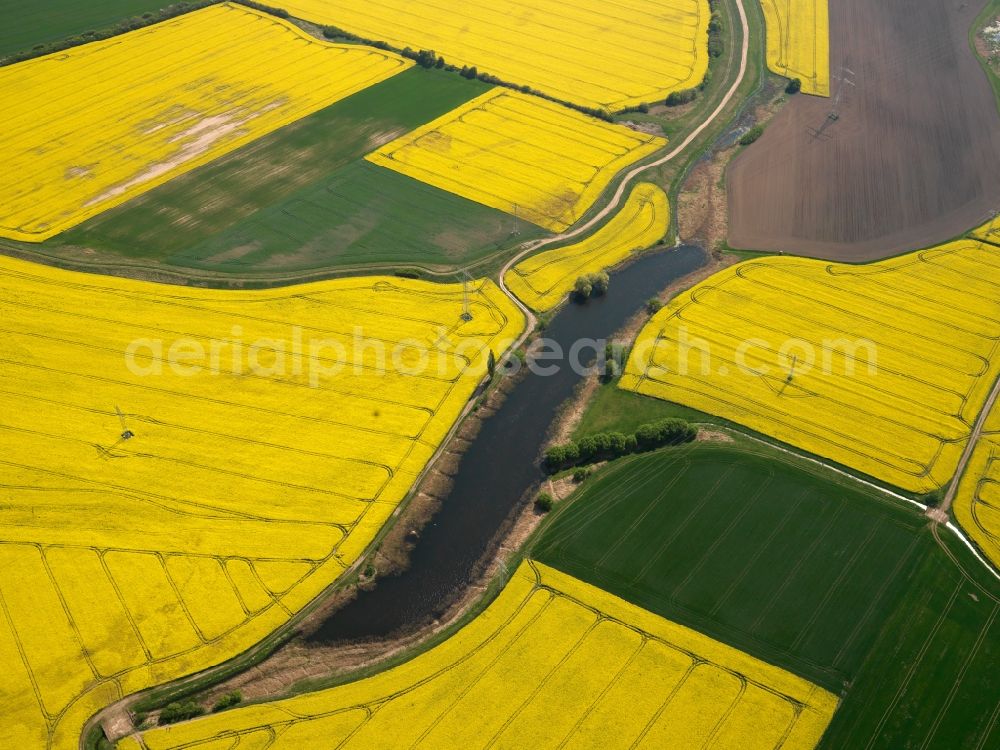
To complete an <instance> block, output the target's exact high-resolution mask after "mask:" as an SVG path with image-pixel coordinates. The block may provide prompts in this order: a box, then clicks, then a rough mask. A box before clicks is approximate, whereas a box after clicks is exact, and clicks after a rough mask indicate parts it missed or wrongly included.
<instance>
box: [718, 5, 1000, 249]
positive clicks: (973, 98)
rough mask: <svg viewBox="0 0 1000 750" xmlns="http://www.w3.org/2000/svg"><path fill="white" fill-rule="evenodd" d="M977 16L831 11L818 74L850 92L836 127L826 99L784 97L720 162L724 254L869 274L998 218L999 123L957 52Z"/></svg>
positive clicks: (883, 8) (937, 10)
mask: <svg viewBox="0 0 1000 750" xmlns="http://www.w3.org/2000/svg"><path fill="white" fill-rule="evenodd" d="M984 4H985V3H984V2H983V0H973V1H972V2H968V3H967V2H958V1H957V0H956V2H950V1H949V2H941V0H881V1H880V2H872V1H871V0H836V2H832V3H830V35H831V38H830V65H831V73H832V74H833V75H838V74H839V72H840V69H841V67H842V66H843V67H846V68H848V69H849V70H851V71H853V73H854V76H853V81H854V83H855V85H854V86H850V85H845V86H844V94H843V97H842V99H841V101H840V105H839V118H838V119H836V120H832V119H830V118H829V117H828V114H829V112H830V109H831V106H832V104H833V102H832V99H824V98H818V97H812V96H801V95H800V96H796V97H794V98H793V100H792V101H791V102H790V103H789V104H788V106H787V107H785V109H784V110H783V111H782V112H780V113H779V114H778V116H777V117H775V118H774V120H772V122H771V123H770V125H769V126H768V128H767V130H766V132H765V133H764V135H763V137H761V139H760V140H759V141H757V142H756V143H755V144H754V145H752V146H750V147H749V148H747V149H746V150H745V151H744V152H743V153H742V154H740V155H739V156H738V157H737V158H736V159H734V160H733V162H732V164H731V165H730V167H729V170H728V187H729V191H728V192H729V201H730V203H729V211H730V222H729V223H730V235H729V244H730V245H731V246H733V247H737V248H742V249H754V250H775V251H783V252H789V253H795V254H800V255H807V256H812V257H820V258H829V259H834V260H843V261H855V262H860V261H868V260H875V259H878V258H884V257H887V256H890V255H896V254H899V253H901V252H903V251H906V250H912V249H917V248H920V247H926V246H928V245H932V244H935V243H937V242H939V241H943V240H947V239H950V238H952V237H955V236H957V235H959V234H961V233H963V232H965V231H966V230H968V229H969V228H971V227H972V226H974V225H976V224H978V223H981V222H982V221H983V220H984V219H985V218H986V214H987V212H988V211H990V210H991V209H995V208H1000V169H997V168H996V165H997V163H998V156H1000V115H998V112H997V104H996V102H995V100H994V95H993V91H992V89H991V87H990V84H989V82H988V80H987V78H986V75H985V73H984V71H983V69H982V68H981V67H980V64H979V61H978V60H977V59H976V57H975V55H974V53H973V51H972V49H971V47H970V44H969V30H970V28H971V26H972V24H973V22H974V20H975V17H976V15H977V13H978V12H979V11H980V10H981V9H982V8H983V7H984ZM848 77H850V76H848ZM837 86H838V82H837V81H836V80H833V81H832V86H831V88H832V91H833V92H836V90H837Z"/></svg>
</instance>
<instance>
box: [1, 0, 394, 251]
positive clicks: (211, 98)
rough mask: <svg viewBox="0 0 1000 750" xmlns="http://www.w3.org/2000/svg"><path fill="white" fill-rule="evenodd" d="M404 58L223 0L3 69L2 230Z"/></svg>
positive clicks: (108, 197) (146, 178)
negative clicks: (335, 40)
mask: <svg viewBox="0 0 1000 750" xmlns="http://www.w3.org/2000/svg"><path fill="white" fill-rule="evenodd" d="M409 65H410V63H409V62H407V61H406V60H404V59H403V58H401V57H398V56H397V55H393V54H391V53H388V52H382V51H380V50H375V49H368V48H365V47H359V46H347V45H334V44H329V43H327V42H323V41H321V40H319V39H315V38H313V37H311V36H309V35H307V34H305V33H304V32H303V31H301V30H299V29H298V28H296V27H295V26H293V25H292V24H290V23H288V22H286V21H282V20H280V19H278V18H275V17H273V16H270V15H265V14H262V13H258V12H257V11H254V10H251V9H249V8H246V7H244V6H238V5H231V4H227V3H224V4H221V5H215V6H212V7H209V8H205V9H204V10H200V11H197V12H194V13H189V14H187V15H184V16H181V17H179V18H177V19H174V20H171V21H166V22H164V23H160V24H156V25H154V26H150V27H148V28H145V29H140V30H138V31H133V32H130V33H128V34H123V35H121V36H116V37H114V38H112V39H108V40H105V41H101V42H94V43H92V44H87V45H84V46H82V47H77V48H75V49H71V50H68V51H66V52H59V53H56V54H52V55H47V56H45V57H40V58H38V59H35V60H30V61H28V62H23V63H20V64H17V65H11V66H9V67H6V68H3V69H0V103H2V104H3V109H4V112H5V113H6V114H5V116H4V125H3V128H2V129H0V236H4V237H9V238H13V239H18V240H24V241H27V242H41V241H42V240H45V239H47V238H49V237H52V236H53V235H55V234H58V233H59V232H62V231H64V230H66V229H68V228H69V227H72V226H74V225H76V224H79V223H80V222H82V221H84V220H85V219H88V218H90V217H91V216H94V215H95V214H98V213H100V212H101V211H105V210H107V209H108V208H111V207H112V206H116V205H118V204H120V203H124V202H125V201H127V200H130V199H131V198H134V197H135V196H137V195H139V194H140V193H143V192H145V191H147V190H150V189H151V188H153V187H155V186H157V185H159V184H161V183H163V182H166V181H167V180H169V179H171V178H173V177H176V176H177V175H179V174H182V173H184V172H188V171H190V170H192V169H194V168H195V167H197V166H200V165H202V164H205V163H207V162H209V161H211V160H213V159H215V158H217V157H219V156H221V155H222V154H225V153H227V152H229V151H232V150H234V149H236V148H238V147H239V146H242V145H244V144H246V143H249V142H250V141H252V140H254V139H256V138H259V137H261V136H262V135H265V134H266V133H269V132H271V131H273V130H276V129H278V128H280V127H282V126H284V125H287V124H288V123H290V122H293V121H295V120H297V119H299V118H301V117H304V116H306V115H308V114H311V113H313V112H315V111H317V110H319V109H322V108H323V107H326V106H328V105H330V104H332V103H334V102H336V101H337V100H339V99H343V98H344V97H347V96H350V95H351V94H353V93H355V92H357V91H360V90H362V89H364V88H367V87H368V86H371V85H372V84H374V83H377V82H379V81H381V80H384V79H386V78H389V77H390V76H392V75H394V74H395V73H398V72H400V71H402V70H404V69H405V68H406V67H407V66H409Z"/></svg>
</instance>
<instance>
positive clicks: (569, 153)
mask: <svg viewBox="0 0 1000 750" xmlns="http://www.w3.org/2000/svg"><path fill="white" fill-rule="evenodd" d="M665 145H666V140H665V139H663V138H658V137H656V136H652V135H647V134H645V133H638V132H636V131H634V130H630V129H629V128H625V127H622V126H620V125H611V124H609V123H606V122H602V121H601V120H597V119H594V118H592V117H587V116H585V115H582V114H580V113H579V112H574V111H573V110H571V109H566V108H565V107H561V106H559V105H557V104H553V103H551V102H548V101H545V100H544V99H539V98H537V97H534V96H528V95H526V94H522V93H520V92H517V91H511V90H509V89H504V88H495V89H492V90H490V91H488V92H486V93H485V94H483V95H481V96H479V97H476V98H475V99H473V100H471V101H469V102H466V103H465V104H463V105H462V106H461V107H459V108H458V109H455V110H453V111H452V112H449V113H448V114H446V115H445V116H443V117H440V118H438V119H437V120H434V121H433V122H430V123H428V124H426V125H424V126H422V127H420V128H417V129H416V130H414V131H412V132H411V133H408V134H407V135H404V136H402V137H401V138H398V139H396V140H395V141H393V142H391V143H388V144H386V145H385V146H382V147H381V148H379V149H378V150H376V151H375V152H373V153H371V154H369V155H368V157H367V158H368V159H369V160H370V161H372V162H374V163H375V164H379V165H381V166H383V167H389V168H390V169H394V170H396V171H397V172H401V173H403V174H405V175H407V176H409V177H413V178H415V179H418V180H422V181H423V182H426V183H429V184H431V185H434V186H435V187H438V188H441V189H443V190H447V191H449V192H452V193H455V194H457V195H460V196H462V197H463V198H468V199H470V200H473V201H476V202H477V203H482V204H484V205H487V206H491V207H492V208H497V209H499V210H501V211H506V212H507V213H513V212H514V211H515V210H516V212H517V215H518V216H519V217H520V218H522V219H526V220H527V221H530V222H533V223H535V224H538V225H539V226H542V227H545V228H546V229H551V230H555V231H562V230H564V229H566V227H568V226H570V225H571V224H573V223H575V222H576V220H577V219H579V218H580V217H581V216H582V215H583V214H584V213H585V212H586V210H587V209H588V208H590V206H591V205H593V203H594V201H596V200H597V198H598V197H599V196H600V194H601V192H602V191H603V190H604V188H606V187H607V186H608V183H610V182H611V180H612V179H613V178H614V176H615V175H616V174H617V173H618V172H619V171H620V170H621V169H622V168H623V167H626V166H628V165H629V164H632V163H633V162H635V161H638V160H639V159H642V158H643V157H645V156H648V155H649V154H651V153H653V152H654V151H656V150H657V149H659V148H662V147H663V146H665Z"/></svg>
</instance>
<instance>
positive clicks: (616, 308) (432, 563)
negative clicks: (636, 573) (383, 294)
mask: <svg viewBox="0 0 1000 750" xmlns="http://www.w3.org/2000/svg"><path fill="white" fill-rule="evenodd" d="M705 262H706V256H705V254H704V251H702V250H701V249H700V248H698V247H694V246H690V245H684V246H681V247H677V248H672V249H671V250H669V251H667V252H660V253H651V254H649V255H647V256H645V257H643V258H641V259H640V260H638V261H636V262H634V263H633V264H632V265H630V266H628V267H627V268H624V269H623V270H621V271H619V272H618V273H615V274H614V276H613V277H612V279H611V288H610V291H609V293H608V294H607V295H606V296H604V297H600V298H596V299H592V300H590V301H589V302H587V303H586V304H584V305H576V304H569V305H566V306H564V307H563V309H562V310H561V311H560V312H559V314H558V315H557V316H556V317H555V318H553V320H552V321H551V323H550V324H549V326H548V328H547V329H546V330H545V332H544V336H545V337H546V338H547V339H550V340H553V341H555V342H558V344H559V345H560V346H561V347H562V348H563V350H564V351H567V352H568V351H569V350H570V348H571V347H572V346H573V344H574V342H577V341H579V340H580V339H584V338H588V339H601V338H608V337H610V336H612V335H613V334H614V333H615V331H617V330H618V329H620V328H621V327H622V326H623V325H624V324H625V322H626V321H628V319H629V318H630V317H632V315H634V314H635V313H636V312H637V311H638V310H639V309H640V308H642V307H643V306H644V305H645V303H646V300H648V299H649V298H650V297H653V296H654V295H656V294H657V293H659V292H660V291H661V290H662V289H663V288H664V287H666V286H667V285H668V284H670V283H671V282H673V281H675V280H676V279H679V278H681V277H682V276H685V275H687V274H689V273H691V272H692V271H694V270H696V269H698V268H699V267H701V266H702V265H704V263H705ZM588 352H589V350H588ZM583 359H584V360H586V359H587V357H586V356H585V357H583ZM546 364H549V363H548V362H546ZM559 364H560V367H559V369H558V372H557V373H555V374H550V375H540V374H535V373H533V372H529V373H527V374H526V376H525V377H524V379H523V380H521V381H520V382H519V383H518V384H517V385H516V386H515V387H514V388H513V390H512V391H511V392H510V394H509V395H508V396H507V399H506V401H504V403H503V405H502V406H501V407H500V409H499V410H498V411H497V413H496V414H495V415H494V416H492V417H490V418H488V419H486V420H485V421H484V422H483V426H482V429H481V430H480V432H479V435H478V436H477V437H476V439H475V440H474V441H473V442H472V444H471V445H470V446H469V449H468V451H467V452H466V453H465V455H464V457H463V458H462V462H461V465H460V467H459V469H458V474H457V476H456V477H455V478H454V485H453V487H452V489H451V492H450V493H449V494H448V496H447V497H446V498H445V500H444V502H443V505H442V507H441V510H440V511H439V512H438V513H437V514H436V515H435V516H434V518H433V519H432V520H431V522H430V523H429V524H428V525H427V526H426V528H425V529H424V530H423V532H422V533H421V536H420V539H419V541H418V542H417V544H416V547H415V548H414V549H413V551H412V553H411V556H410V567H409V568H408V569H407V570H406V571H405V572H403V573H402V574H400V575H398V576H390V577H386V578H382V579H380V580H379V581H378V584H377V586H376V587H375V589H373V590H372V591H367V592H365V591H362V592H360V594H359V595H358V597H357V599H355V600H354V601H352V602H351V603H349V604H348V605H347V606H345V607H344V608H343V609H341V610H340V611H338V612H335V613H334V614H332V615H331V616H330V617H329V618H328V619H327V620H326V621H325V622H324V623H322V625H320V627H319V628H318V630H317V631H316V632H315V633H314V634H313V635H312V636H311V639H312V640H313V641H319V642H333V641H344V640H352V641H353V640H361V639H366V638H379V637H383V636H387V635H389V634H391V633H393V632H394V631H398V630H404V629H409V628H411V627H417V626H419V625H422V624H424V623H425V622H426V621H428V620H430V619H433V618H436V617H438V616H440V615H441V614H442V613H443V612H444V611H445V610H446V609H447V608H448V606H449V604H451V603H452V602H453V601H454V600H455V598H456V597H457V596H458V595H459V594H460V593H461V592H462V589H463V588H464V587H465V586H466V585H467V584H468V583H469V582H470V577H471V575H472V572H473V569H474V568H475V567H476V564H477V563H478V562H480V561H481V560H482V559H483V557H484V555H485V554H486V553H487V552H488V551H489V550H490V547H491V543H492V542H494V540H495V539H496V537H497V533H498V532H499V531H500V530H501V528H503V526H504V522H505V521H506V520H507V519H508V518H510V517H511V515H512V512H513V511H514V510H515V509H516V508H518V507H519V506H520V505H521V504H522V503H523V502H526V501H527V500H528V498H526V497H525V493H526V492H527V491H528V490H529V489H530V488H531V487H532V486H533V485H535V484H536V483H537V482H538V481H539V480H540V479H541V478H542V473H541V469H540V468H539V465H538V458H539V454H540V453H541V448H542V445H543V444H544V442H545V437H546V434H547V432H548V430H549V427H550V426H551V424H552V421H553V419H554V418H555V416H556V410H557V409H558V408H559V406H560V405H561V404H562V403H563V402H564V401H565V400H566V399H567V398H569V397H570V396H571V395H572V394H573V389H574V388H575V387H576V385H577V383H579V382H580V380H581V379H582V376H581V375H580V374H578V373H577V372H575V371H574V369H573V368H572V367H569V366H567V363H566V361H565V360H563V361H561V362H559Z"/></svg>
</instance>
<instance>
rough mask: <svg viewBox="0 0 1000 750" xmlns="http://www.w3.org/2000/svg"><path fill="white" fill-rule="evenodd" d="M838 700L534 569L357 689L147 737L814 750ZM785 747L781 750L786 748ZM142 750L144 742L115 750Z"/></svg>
mask: <svg viewBox="0 0 1000 750" xmlns="http://www.w3.org/2000/svg"><path fill="white" fill-rule="evenodd" d="M836 707H837V699H836V698H835V697H834V696H833V695H831V694H830V693H828V692H826V691H824V690H822V689H820V688H818V687H816V686H815V685H812V684H810V683H809V682H807V681H805V680H803V679H801V678H799V677H796V676H794V675H792V674H789V673H788V672H786V671H784V670H782V669H778V668H777V667H773V666H771V665H769V664H766V663H764V662H762V661H759V660H757V659H754V658H752V657H750V656H748V655H747V654H744V653H742V652H740V651H737V650H736V649H734V648H731V647H729V646H726V645H724V644H722V643H719V642H718V641H715V640H713V639H711V638H708V637H707V636H704V635H701V634H700V633H697V632H695V631H693V630H689V629H688V628H685V627H682V626H681V625H677V624H675V623H672V622H669V621H668V620H664V619H663V618H661V617H658V616H656V615H654V614H652V613H650V612H647V611H645V610H643V609H640V608H639V607H637V606H635V605H633V604H629V603H628V602H626V601H624V600H622V599H619V598H618V597H615V596H612V595H611V594H608V593H606V592H604V591H601V590H600V589H597V588H594V587H593V586H590V585H588V584H586V583H583V582H581V581H578V580H576V579H574V578H571V577H570V576H567V575H565V574H564V573H560V572H559V571H557V570H554V569H552V568H549V567H547V566H545V565H542V564H540V563H536V562H532V561H526V562H524V563H522V564H521V566H520V567H519V568H518V570H517V571H516V572H515V574H514V575H513V577H512V578H511V580H510V582H509V583H508V584H507V586H506V588H505V589H504V590H503V592H502V593H501V594H500V596H499V597H498V598H497V600H496V601H494V602H493V603H492V604H491V605H490V606H489V607H488V608H487V609H486V610H485V611H484V612H483V613H482V614H481V615H479V616H478V617H476V618H475V619H474V620H473V621H472V622H470V623H469V624H468V625H466V626H465V627H464V628H462V629H461V630H460V631H458V632H457V633H456V634H455V635H453V636H452V637H451V638H449V639H448V640H446V641H445V642H444V643H442V644H440V645H439V646H437V647H435V648H433V649H432V650H430V651H428V652H426V653H423V654H421V655H419V656H417V657H416V658H414V659H412V660H411V661H409V662H406V663H404V664H402V665H400V666H397V667H394V668H392V669H390V670H388V671H386V672H383V673H381V674H378V675H375V676H374V677H369V678H366V679H364V680H360V681H358V682H354V683H349V684H346V685H342V686H340V687H335V688H332V689H329V690H324V691H322V692H318V693H313V694H308V695H302V696H298V697H295V698H290V699H287V700H283V701H279V702H275V703H271V704H262V705H257V706H251V707H247V708H243V709H236V710H233V711H228V712H226V713H222V714H218V715H215V716H211V717H208V718H205V719H196V720H194V721H192V722H188V723H185V724H179V725H175V726H170V727H164V728H160V729H154V730H151V731H149V732H146V733H145V734H143V736H142V741H143V742H144V743H145V747H146V748H148V750H174V749H179V748H185V749H190V750H209V748H212V749H213V750H214V748H221V747H235V746H237V745H238V746H239V747H241V748H242V747H244V746H250V747H256V746H257V745H255V744H253V740H254V739H256V738H262V737H268V738H273V744H268V745H267V747H268V750H299V748H313V747H316V748H318V747H337V748H340V750H352V749H354V748H357V750H362V749H363V748H396V747H420V748H464V747H498V748H500V747H506V748H529V747H530V748H555V747H566V748H595V749H597V748H608V749H613V748H630V747H639V748H671V750H684V749H685V748H700V747H704V746H706V745H707V744H708V741H709V740H712V742H711V747H714V748H726V749H727V750H729V749H731V750H770V749H771V748H774V747H778V746H780V747H781V748H783V750H811V748H814V747H815V746H816V744H817V743H818V741H819V739H820V737H821V736H822V734H823V731H824V730H825V729H826V726H827V724H828V723H829V721H830V718H831V717H832V715H833V712H834V710H835V709H836ZM782 738H784V742H783V743H782ZM119 747H120V748H121V749H122V750H139V748H140V745H139V743H138V741H137V740H136V739H133V738H129V739H127V740H124V741H123V742H122V743H120V744H119Z"/></svg>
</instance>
